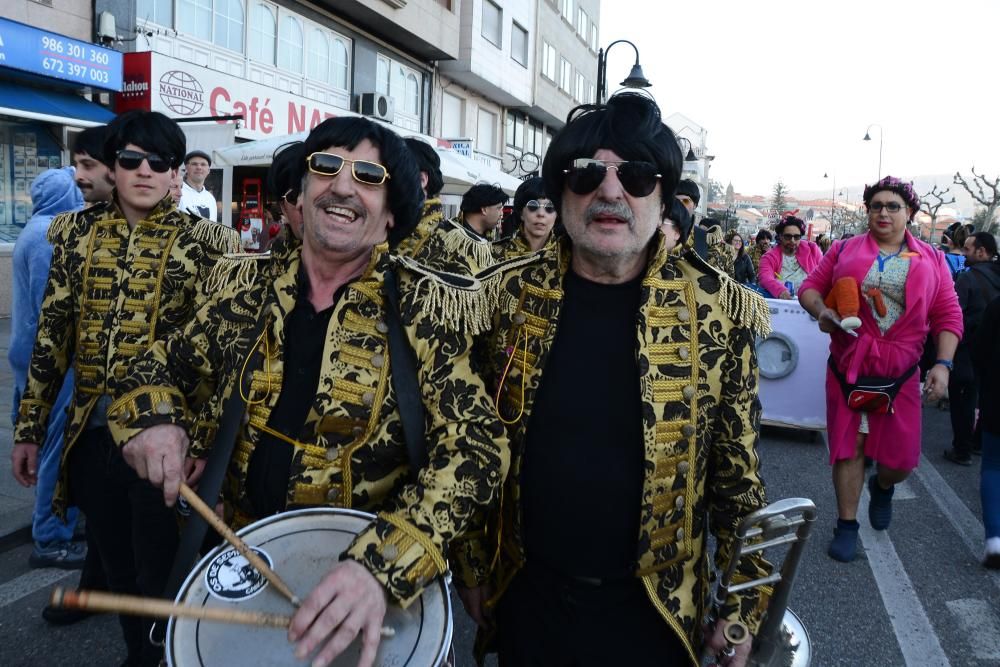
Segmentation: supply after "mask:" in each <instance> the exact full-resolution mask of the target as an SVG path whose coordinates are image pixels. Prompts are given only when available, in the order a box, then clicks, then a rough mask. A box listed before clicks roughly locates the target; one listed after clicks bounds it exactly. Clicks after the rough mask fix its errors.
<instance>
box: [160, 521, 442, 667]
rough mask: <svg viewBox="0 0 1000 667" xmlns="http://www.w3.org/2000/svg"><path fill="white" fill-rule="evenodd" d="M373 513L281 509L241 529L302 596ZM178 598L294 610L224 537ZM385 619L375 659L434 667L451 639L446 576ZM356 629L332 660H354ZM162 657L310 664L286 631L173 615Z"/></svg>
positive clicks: (393, 665) (188, 663) (392, 666)
mask: <svg viewBox="0 0 1000 667" xmlns="http://www.w3.org/2000/svg"><path fill="white" fill-rule="evenodd" d="M374 518H375V517H374V516H373V515H371V514H367V513H365V512H358V511H355V510H345V509H333V508H315V509H303V510H296V511H293V512H286V513H284V514H278V515H275V516H273V517H269V518H267V519H263V520H261V521H258V522H257V523H254V524H251V525H249V526H247V527H246V528H244V529H243V530H240V531H238V534H239V535H240V537H242V538H243V540H244V541H245V542H246V543H247V544H248V545H249V546H250V547H251V548H253V549H254V550H255V551H257V553H258V554H259V555H260V556H261V557H262V558H263V559H264V560H265V561H267V562H269V564H270V566H271V569H273V570H274V571H275V572H276V573H277V574H278V575H279V576H280V577H281V578H282V579H283V580H284V581H285V582H286V583H287V584H288V586H289V587H290V588H291V589H292V590H293V591H294V592H295V593H296V594H297V595H299V596H300V597H301V598H303V599H304V598H305V597H306V596H307V595H308V594H309V592H310V591H312V589H313V588H315V587H316V585H317V584H318V583H319V582H320V581H321V580H322V579H323V577H324V576H326V574H327V572H328V571H329V570H330V568H331V567H333V566H334V565H335V564H336V563H337V562H338V557H339V556H340V554H341V553H342V552H343V551H344V550H345V549H347V547H348V546H350V544H351V542H352V541H353V540H354V537H355V536H356V535H357V534H358V533H360V532H361V531H362V530H364V529H365V528H367V527H368V525H369V524H370V523H371V522H372V520H373V519H374ZM176 601H177V602H178V603H182V604H185V605H191V606H202V607H206V606H207V607H223V608H226V607H228V608H232V609H240V610H245V611H263V612H269V613H274V614H282V615H291V614H292V613H293V612H294V609H293V608H292V607H291V605H290V604H289V602H288V600H287V599H286V598H285V597H283V596H282V595H281V594H280V593H279V592H278V591H277V590H275V589H274V587H273V586H271V585H270V584H269V583H268V582H267V580H266V579H264V578H263V577H262V576H261V575H260V573H258V572H257V570H255V569H254V568H253V567H251V566H250V565H249V564H248V563H247V561H246V559H245V558H243V557H242V556H240V555H239V553H237V552H236V550H235V549H233V548H232V547H230V546H229V545H228V544H223V545H222V546H219V547H217V548H216V549H214V550H213V551H212V552H211V553H209V554H208V555H206V556H205V557H204V558H202V559H201V562H199V563H198V565H197V566H196V567H195V568H194V570H193V571H192V572H191V574H189V575H188V577H187V579H186V580H185V581H184V584H183V585H182V586H181V589H180V592H179V593H178V594H177V600H176ZM383 626H385V627H389V628H391V629H392V631H393V633H394V634H393V636H391V637H384V638H383V639H382V640H381V641H380V642H379V648H378V656H377V657H376V659H375V664H376V665H381V666H384V667H403V666H404V665H408V666H409V667H436V666H437V665H440V664H442V663H443V662H444V660H445V657H446V655H447V652H448V649H449V647H450V646H451V635H452V617H451V597H450V595H449V592H448V584H447V582H446V581H445V578H444V577H439V578H438V579H437V581H436V582H435V583H434V584H432V585H429V586H428V587H427V588H426V589H425V590H424V592H423V594H422V595H421V597H420V598H419V599H418V600H415V601H414V602H413V604H411V605H410V607H409V608H408V609H402V608H400V607H399V606H396V605H389V608H388V610H387V612H386V615H385V620H384V621H383ZM360 645H361V641H360V637H359V638H358V639H356V640H355V641H354V643H353V644H351V646H350V647H348V649H347V650H346V651H344V652H343V653H342V654H341V655H340V656H339V657H338V658H337V659H336V660H335V661H334V662H333V665H334V666H336V667H342V666H343V667H347V666H350V667H353V666H354V665H357V663H358V658H359V656H360V654H361V649H360ZM165 649H166V656H167V664H168V665H174V666H176V667H192V666H195V665H199V666H200V665H205V666H212V667H218V666H219V665H241V666H244V665H308V664H309V662H310V661H309V659H308V658H307V659H306V660H302V661H299V660H296V659H295V656H294V655H293V645H292V644H291V643H289V641H288V638H287V631H286V630H283V629H273V628H257V627H249V626H245V625H230V624H227V623H213V622H209V621H200V620H193V619H178V618H171V619H170V622H169V624H168V625H167V636H166V646H165Z"/></svg>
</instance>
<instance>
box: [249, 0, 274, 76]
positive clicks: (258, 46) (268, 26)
mask: <svg viewBox="0 0 1000 667" xmlns="http://www.w3.org/2000/svg"><path fill="white" fill-rule="evenodd" d="M277 36H278V20H277V15H276V12H275V10H274V8H272V7H271V6H270V5H265V4H264V3H262V2H258V3H257V4H255V5H254V6H253V9H252V10H251V11H250V43H249V54H248V55H249V56H250V60H253V61H256V62H261V63H267V64H268V65H273V64H274V42H275V39H276V38H277Z"/></svg>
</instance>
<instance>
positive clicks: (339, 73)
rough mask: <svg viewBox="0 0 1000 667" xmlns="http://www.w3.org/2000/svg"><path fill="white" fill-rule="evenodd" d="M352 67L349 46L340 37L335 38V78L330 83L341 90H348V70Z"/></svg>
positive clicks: (333, 73) (333, 74)
mask: <svg viewBox="0 0 1000 667" xmlns="http://www.w3.org/2000/svg"><path fill="white" fill-rule="evenodd" d="M349 67H350V57H349V56H348V53H347V44H346V43H345V42H344V40H342V39H340V38H339V37H334V38H333V71H332V72H331V74H332V76H333V78H332V79H331V81H330V83H332V84H333V85H334V86H335V87H337V88H340V89H341V90H347V77H348V68H349Z"/></svg>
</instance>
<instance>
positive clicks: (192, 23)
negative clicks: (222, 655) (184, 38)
mask: <svg viewBox="0 0 1000 667" xmlns="http://www.w3.org/2000/svg"><path fill="white" fill-rule="evenodd" d="M177 29H178V31H180V32H182V33H184V34H186V35H190V36H191V37H197V38H198V39H202V40H205V41H206V42H211V41H212V0H178V3H177Z"/></svg>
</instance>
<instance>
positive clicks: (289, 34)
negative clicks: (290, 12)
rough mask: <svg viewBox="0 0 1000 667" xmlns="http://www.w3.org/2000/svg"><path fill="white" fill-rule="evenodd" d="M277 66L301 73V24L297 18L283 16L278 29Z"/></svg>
mask: <svg viewBox="0 0 1000 667" xmlns="http://www.w3.org/2000/svg"><path fill="white" fill-rule="evenodd" d="M278 67H280V68H282V69H286V70H288V71H289V72H295V73H296V74H302V26H301V25H300V24H299V21H298V19H296V18H293V17H291V16H284V17H282V19H281V28H280V30H279V31H278Z"/></svg>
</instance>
